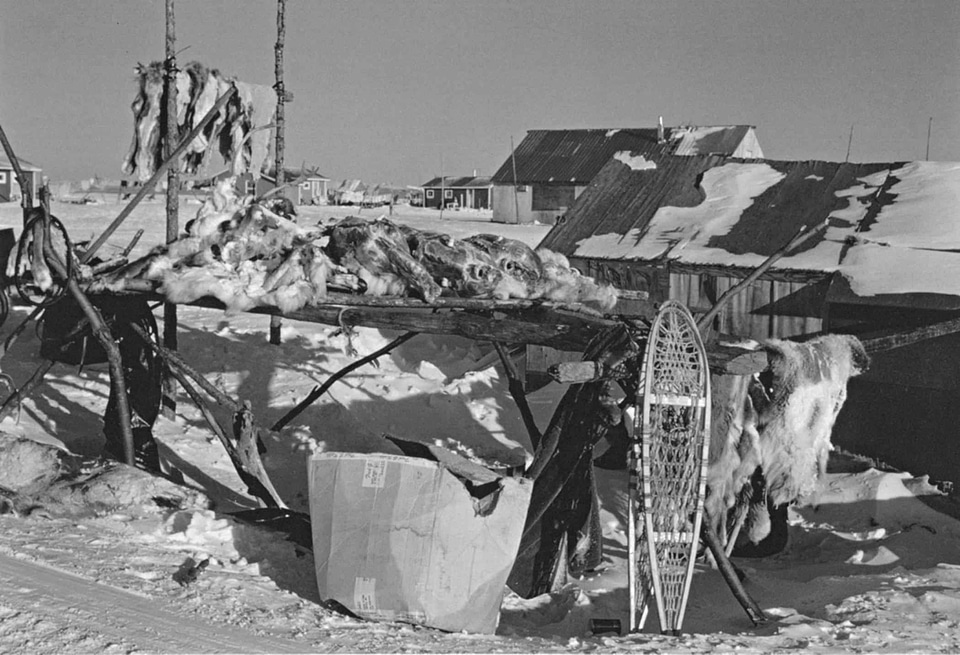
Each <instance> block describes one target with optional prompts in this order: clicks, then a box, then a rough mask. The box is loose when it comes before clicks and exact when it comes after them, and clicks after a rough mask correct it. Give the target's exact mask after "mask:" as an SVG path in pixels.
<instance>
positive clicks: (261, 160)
mask: <svg viewBox="0 0 960 655" xmlns="http://www.w3.org/2000/svg"><path fill="white" fill-rule="evenodd" d="M135 71H136V76H137V94H136V97H135V98H134V100H133V103H132V104H131V107H130V108H131V110H132V111H133V123H134V130H133V141H132V143H131V144H130V149H129V151H128V152H127V155H126V157H125V158H124V161H123V165H122V167H121V169H122V171H123V173H124V174H125V175H136V177H137V179H138V180H140V181H141V182H145V181H146V180H148V179H149V178H150V176H151V175H153V173H154V172H155V171H156V170H157V167H158V166H159V165H160V163H161V162H162V161H163V159H164V149H165V148H166V134H165V130H164V128H163V126H162V125H161V124H160V119H161V116H162V115H163V107H162V103H163V88H164V84H165V71H164V66H163V62H159V61H155V62H153V63H151V64H148V65H147V66H144V65H142V64H138V65H137V67H136V68H135ZM231 85H235V86H236V88H237V93H236V94H234V96H233V97H232V98H231V99H230V100H229V101H228V102H227V105H226V106H225V107H224V108H223V109H222V110H221V111H220V113H219V114H218V115H217V116H216V117H215V118H214V119H213V121H211V123H210V124H208V125H207V127H206V128H205V129H204V130H203V131H202V132H201V133H200V134H198V135H197V136H196V138H194V140H193V141H191V142H190V145H189V146H188V147H187V150H186V152H185V153H184V158H183V171H184V172H185V173H187V174H189V175H193V174H197V173H199V172H200V171H201V169H202V168H203V167H204V164H205V163H206V159H207V156H208V152H209V150H210V149H211V146H212V145H213V144H216V145H217V146H218V147H219V151H220V155H221V157H222V158H223V160H224V161H225V162H226V163H227V164H229V165H230V167H231V170H232V173H233V174H234V175H239V174H240V173H244V172H247V171H249V172H250V173H251V174H252V175H253V176H254V178H257V177H259V176H260V174H261V173H262V172H263V171H264V170H265V168H268V167H269V161H268V159H269V154H270V150H271V148H272V145H273V139H271V138H270V137H271V135H272V133H273V132H272V128H273V120H274V115H275V113H276V105H277V94H276V92H275V91H274V90H273V88H272V87H269V86H263V85H259V84H248V83H246V82H240V81H237V80H235V79H233V78H230V77H227V76H225V75H223V74H222V73H221V72H220V71H218V70H216V69H210V68H207V67H206V66H204V65H203V64H201V63H199V62H190V63H189V64H187V65H186V66H185V67H184V68H183V70H180V71H177V74H176V88H177V127H178V130H179V133H180V135H181V136H182V135H184V134H185V133H187V132H189V131H190V130H192V129H193V128H194V127H196V126H197V125H199V124H200V121H202V120H203V118H204V117H205V116H206V114H207V112H209V111H210V109H212V108H213V105H214V104H215V103H216V101H217V99H218V98H219V97H220V96H222V95H223V94H224V93H226V92H227V90H228V89H229V88H230V86H231Z"/></svg>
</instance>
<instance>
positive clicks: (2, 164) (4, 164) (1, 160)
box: [0, 154, 43, 171]
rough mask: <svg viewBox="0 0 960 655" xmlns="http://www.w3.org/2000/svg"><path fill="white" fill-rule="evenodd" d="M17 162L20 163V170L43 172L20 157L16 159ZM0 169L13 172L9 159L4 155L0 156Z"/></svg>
mask: <svg viewBox="0 0 960 655" xmlns="http://www.w3.org/2000/svg"><path fill="white" fill-rule="evenodd" d="M17 161H18V162H20V168H22V169H23V170H25V171H42V170H43V169H42V168H40V167H39V166H37V165H36V164H31V163H30V162H28V161H27V160H26V159H23V158H22V157H17ZM0 168H4V169H7V170H11V171H12V170H13V164H11V163H10V159H9V158H8V157H7V156H6V154H0Z"/></svg>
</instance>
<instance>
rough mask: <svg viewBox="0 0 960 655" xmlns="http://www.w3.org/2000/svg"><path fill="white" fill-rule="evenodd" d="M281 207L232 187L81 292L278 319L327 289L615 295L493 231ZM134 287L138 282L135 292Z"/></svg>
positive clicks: (601, 304) (602, 302)
mask: <svg viewBox="0 0 960 655" xmlns="http://www.w3.org/2000/svg"><path fill="white" fill-rule="evenodd" d="M284 204H285V203H284V202H282V201H279V200H269V199H268V200H265V201H259V202H258V201H255V200H254V199H252V198H250V197H247V198H240V197H239V196H238V195H237V194H236V192H235V191H234V189H233V185H232V181H230V180H227V181H224V182H222V183H220V184H218V186H217V189H216V190H215V193H214V194H213V197H212V198H211V199H209V200H208V201H207V202H205V203H204V205H203V206H202V207H201V208H200V210H199V211H198V213H197V216H196V218H195V219H194V220H192V221H190V222H189V223H187V226H186V234H185V235H183V236H182V237H181V238H180V239H179V240H178V241H175V242H173V243H171V244H168V245H166V246H162V247H159V248H157V249H155V250H154V251H153V252H151V253H150V254H149V255H147V256H146V257H144V258H142V259H140V260H138V261H136V262H133V263H131V264H129V265H126V266H123V267H122V268H120V269H118V270H116V271H113V272H112V273H111V274H109V275H107V276H104V277H101V278H100V279H99V281H98V282H97V283H96V284H95V285H93V286H91V291H122V290H126V289H131V288H137V287H136V284H135V283H132V282H131V281H140V282H144V281H146V282H148V283H150V285H151V286H150V287H148V288H152V289H155V290H156V291H158V292H159V293H161V294H163V295H164V296H165V297H166V299H167V300H168V301H170V302H174V303H190V302H194V301H196V300H199V299H200V298H203V297H205V296H212V297H214V298H217V299H218V300H220V301H221V302H222V303H223V304H224V306H225V307H226V308H227V310H228V311H246V310H249V309H252V308H255V307H271V308H277V309H279V310H280V311H281V312H284V313H287V312H292V311H296V310H298V309H301V308H303V307H305V306H307V305H318V304H322V303H323V302H324V300H325V298H327V294H328V292H347V293H355V294H363V295H366V296H374V297H385V296H386V297H407V298H415V299H418V300H420V301H423V302H424V303H427V304H430V303H434V302H436V301H437V300H438V299H440V298H471V299H494V300H507V299H525V300H543V301H552V302H553V303H558V304H561V305H578V306H581V307H586V308H588V309H592V310H595V311H594V313H596V310H599V311H606V310H609V309H611V308H612V307H613V305H614V304H615V303H616V298H617V296H616V291H615V289H613V288H612V287H610V286H606V285H600V284H597V283H596V282H595V281H594V280H593V279H592V278H590V277H586V276H582V275H580V274H579V273H578V272H577V271H576V270H575V269H573V268H571V267H570V266H569V264H568V262H567V260H566V258H565V257H563V256H562V255H559V254H557V253H554V252H551V251H549V250H537V251H534V250H533V249H531V248H530V247H528V246H526V245H525V244H523V243H521V242H519V241H515V240H512V239H507V238H504V237H500V236H494V235H477V236H472V237H469V238H466V239H455V238H453V237H451V236H449V235H446V234H440V233H435V232H426V231H421V230H417V229H414V228H411V227H408V226H401V225H397V224H395V223H393V222H391V221H389V220H388V219H386V218H384V217H381V218H378V219H376V220H372V221H369V220H364V219H360V218H357V217H348V218H346V219H344V220H342V221H340V222H338V223H335V224H332V225H329V226H323V227H321V226H318V227H305V226H302V225H299V224H297V223H296V222H295V221H294V220H293V219H292V218H293V217H292V215H291V212H292V207H290V206H289V205H287V206H286V207H284ZM141 288H142V287H141Z"/></svg>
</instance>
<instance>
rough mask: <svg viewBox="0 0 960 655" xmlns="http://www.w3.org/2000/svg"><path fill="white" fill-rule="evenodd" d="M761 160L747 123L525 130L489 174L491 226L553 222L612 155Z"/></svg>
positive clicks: (761, 152) (751, 128)
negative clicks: (704, 156)
mask: <svg viewBox="0 0 960 655" xmlns="http://www.w3.org/2000/svg"><path fill="white" fill-rule="evenodd" d="M623 151H629V152H633V153H636V154H642V155H646V156H654V155H657V156H659V155H685V156H690V155H729V156H733V157H742V158H745V159H755V158H762V157H763V151H762V150H761V149H760V144H759V142H758V141H757V135H756V131H755V129H754V128H753V126H750V125H727V126H711V127H694V126H687V127H667V128H664V127H650V128H629V129H581V130H530V131H529V132H527V135H526V136H525V137H524V139H523V141H521V142H520V145H518V146H517V147H516V149H515V150H514V152H513V153H511V155H509V156H508V157H507V159H506V161H504V162H503V165H501V166H500V168H499V169H498V170H497V172H496V173H494V175H493V220H494V222H496V223H543V224H547V225H552V224H555V223H557V222H558V221H559V220H560V218H561V217H562V216H563V215H564V213H565V212H566V211H567V210H568V209H570V208H571V207H572V206H573V203H574V201H575V200H576V199H577V198H578V197H579V196H580V194H581V193H583V191H584V189H586V188H587V186H588V185H589V184H590V182H591V181H592V180H593V178H594V177H596V175H597V173H599V172H600V169H601V168H603V166H604V165H605V164H606V163H607V162H608V161H610V158H611V157H613V156H614V155H615V154H616V153H617V152H623Z"/></svg>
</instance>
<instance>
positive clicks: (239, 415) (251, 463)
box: [233, 400, 287, 509]
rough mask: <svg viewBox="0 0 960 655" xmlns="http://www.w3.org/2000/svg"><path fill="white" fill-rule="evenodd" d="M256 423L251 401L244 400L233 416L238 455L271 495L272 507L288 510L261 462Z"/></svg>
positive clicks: (246, 468) (244, 465) (247, 469)
mask: <svg viewBox="0 0 960 655" xmlns="http://www.w3.org/2000/svg"><path fill="white" fill-rule="evenodd" d="M259 432H260V431H259V429H258V428H257V423H256V421H254V420H253V410H252V409H251V405H250V401H249V400H244V401H243V406H242V407H241V408H240V410H239V411H237V412H236V413H235V414H234V415H233V436H234V438H235V439H236V440H237V454H238V455H239V456H240V461H241V462H242V463H243V467H244V469H245V470H246V471H249V472H250V473H251V474H252V475H253V476H254V477H255V478H257V480H258V481H259V482H260V483H261V484H262V485H263V486H264V488H265V489H266V490H267V493H269V494H270V499H271V501H272V502H271V503H270V504H271V505H272V506H274V507H279V508H281V509H287V506H286V504H285V503H284V502H283V499H282V498H280V494H278V493H277V490H276V488H275V487H274V486H273V483H272V482H271V481H270V476H269V475H267V470H266V469H265V468H264V467H263V462H262V461H261V460H260V450H259V447H258V444H259V443H260V434H259Z"/></svg>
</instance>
